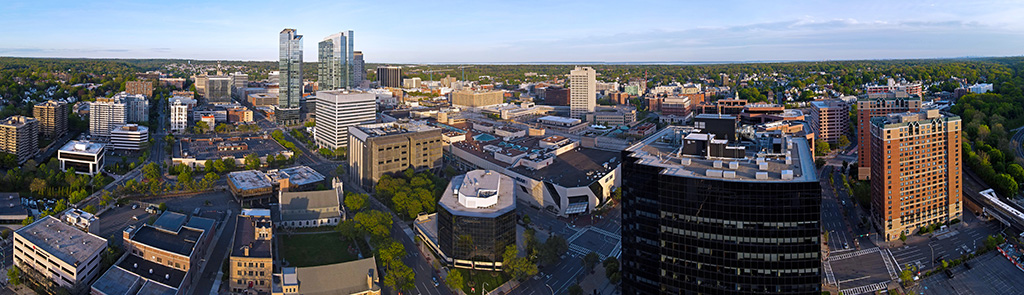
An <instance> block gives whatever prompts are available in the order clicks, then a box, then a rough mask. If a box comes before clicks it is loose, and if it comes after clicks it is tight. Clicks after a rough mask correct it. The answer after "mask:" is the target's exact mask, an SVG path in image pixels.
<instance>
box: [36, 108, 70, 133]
mask: <svg viewBox="0 0 1024 295" xmlns="http://www.w3.org/2000/svg"><path fill="white" fill-rule="evenodd" d="M32 117H34V118H36V120H39V135H41V136H42V138H45V139H57V138H60V137H61V136H63V135H64V134H65V133H67V132H68V104H67V103H66V102H63V101H59V100H47V101H44V102H40V103H37V104H36V105H35V106H33V107H32Z"/></svg>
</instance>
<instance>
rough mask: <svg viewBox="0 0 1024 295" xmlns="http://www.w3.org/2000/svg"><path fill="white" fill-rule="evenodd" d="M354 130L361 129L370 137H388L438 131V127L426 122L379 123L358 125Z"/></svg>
mask: <svg viewBox="0 0 1024 295" xmlns="http://www.w3.org/2000/svg"><path fill="white" fill-rule="evenodd" d="M353 128H356V129H359V130H360V131H363V132H365V133H366V134H367V135H368V136H369V137H378V136H388V135H396V134H405V133H417V132H424V131H431V130H438V128H437V127H434V126H430V125H428V124H427V122H426V121H412V122H409V123H395V122H391V123H377V124H365V125H356V126H353Z"/></svg>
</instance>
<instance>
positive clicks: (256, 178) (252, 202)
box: [228, 170, 274, 208]
mask: <svg viewBox="0 0 1024 295" xmlns="http://www.w3.org/2000/svg"><path fill="white" fill-rule="evenodd" d="M228 189H229V190H230V191H231V195H232V196H234V197H235V200H236V201H238V203H239V204H242V206H243V207H246V208H252V207H261V206H264V205H267V204H270V202H271V201H270V200H271V199H272V197H273V195H274V183H273V182H271V180H270V177H268V176H267V174H266V173H263V171H259V170H246V171H235V172H231V173H228Z"/></svg>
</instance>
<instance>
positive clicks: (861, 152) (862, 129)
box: [857, 97, 922, 180]
mask: <svg viewBox="0 0 1024 295" xmlns="http://www.w3.org/2000/svg"><path fill="white" fill-rule="evenodd" d="M921 105H922V102H921V97H906V98H901V97H886V98H860V99H857V178H858V179H860V180H865V179H868V178H869V177H870V175H871V132H868V131H869V130H871V118H874V117H880V116H886V115H889V114H894V113H905V112H919V111H921Z"/></svg>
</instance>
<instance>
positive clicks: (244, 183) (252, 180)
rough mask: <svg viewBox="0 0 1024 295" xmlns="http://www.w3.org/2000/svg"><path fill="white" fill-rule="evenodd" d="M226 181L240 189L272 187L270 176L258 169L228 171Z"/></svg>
mask: <svg viewBox="0 0 1024 295" xmlns="http://www.w3.org/2000/svg"><path fill="white" fill-rule="evenodd" d="M228 181H230V182H231V183H232V184H233V185H234V186H235V188H238V189H240V190H251V189H258V188H265V187H273V183H271V182H270V177H269V176H267V174H266V173H263V171H259V170H245V171H235V172H231V173H228Z"/></svg>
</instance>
